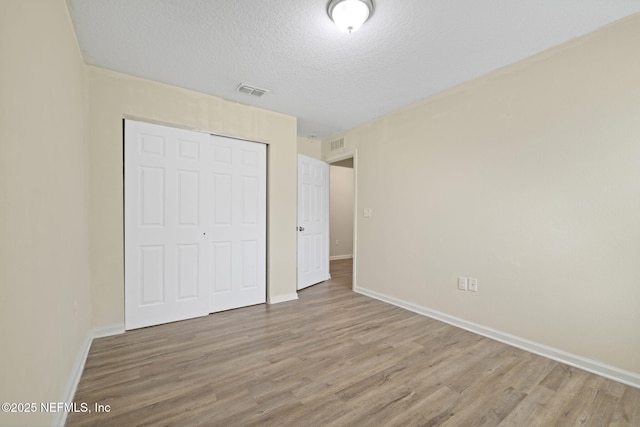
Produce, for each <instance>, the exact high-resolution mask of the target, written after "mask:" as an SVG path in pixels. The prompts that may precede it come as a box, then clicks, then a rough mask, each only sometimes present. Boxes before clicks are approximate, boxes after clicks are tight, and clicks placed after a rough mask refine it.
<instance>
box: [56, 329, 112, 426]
mask: <svg viewBox="0 0 640 427" xmlns="http://www.w3.org/2000/svg"><path fill="white" fill-rule="evenodd" d="M122 333H124V324H123V323H117V324H114V325H109V326H104V327H101V328H95V329H92V330H91V331H89V334H88V335H87V337H86V338H85V340H84V342H83V343H82V348H81V349H80V353H78V356H77V357H76V361H75V363H74V364H73V369H72V371H71V376H70V377H69V380H68V381H67V386H66V387H65V390H64V394H63V399H62V402H67V403H71V402H73V398H74V397H75V395H76V390H77V388H78V383H79V382H80V378H81V377H82V371H84V365H85V363H86V361H87V356H88V355H89V350H90V349H91V343H93V340H94V339H96V338H102V337H108V336H111V335H118V334H122ZM67 415H68V412H66V411H60V412H56V415H55V417H54V419H53V424H52V425H54V426H60V427H64V425H65V423H66V422H67Z"/></svg>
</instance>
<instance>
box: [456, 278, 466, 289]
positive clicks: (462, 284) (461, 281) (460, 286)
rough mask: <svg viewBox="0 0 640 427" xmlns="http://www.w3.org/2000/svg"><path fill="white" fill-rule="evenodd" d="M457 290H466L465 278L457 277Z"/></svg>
mask: <svg viewBox="0 0 640 427" xmlns="http://www.w3.org/2000/svg"><path fill="white" fill-rule="evenodd" d="M458 289H460V290H461V291H466V290H467V278H466V277H458Z"/></svg>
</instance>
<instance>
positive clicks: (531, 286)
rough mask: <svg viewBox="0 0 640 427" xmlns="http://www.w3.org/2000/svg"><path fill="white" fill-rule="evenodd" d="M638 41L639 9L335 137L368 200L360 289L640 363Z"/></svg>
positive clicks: (611, 359) (600, 356) (616, 362)
mask: <svg viewBox="0 0 640 427" xmlns="http://www.w3.org/2000/svg"><path fill="white" fill-rule="evenodd" d="M638 40H640V16H639V15H636V16H634V17H631V18H629V19H626V20H624V21H622V22H619V23H617V24H615V25H613V26H609V27H607V28H605V29H602V30H600V31H598V32H596V33H593V34H591V35H588V36H586V37H582V38H580V39H576V40H574V41H571V42H569V43H567V44H565V45H563V46H561V47H558V48H555V49H553V50H550V51H548V52H545V53H543V54H540V55H537V56H535V57H533V58H530V59H528V60H526V61H523V62H521V63H518V64H515V65H513V66H510V67H507V68H504V69H502V70H499V71H496V72H494V73H492V74H490V75H487V76H486V77H484V78H481V79H478V80H475V81H473V82H470V83H468V84H464V85H462V86H459V87H457V88H455V89H453V90H449V91H447V92H444V93H442V94H440V95H438V96H435V97H432V98H430V99H427V100H425V101H422V102H420V103H418V104H415V105H413V106H411V107H408V108H406V109H403V110H400V111H397V112H395V113H393V114H389V115H386V116H384V117H381V118H379V119H377V120H375V121H373V122H370V123H368V124H365V125H363V126H360V127H358V128H356V129H353V130H351V131H349V132H346V133H345V134H343V135H338V136H337V137H339V136H344V137H345V143H346V147H345V150H350V149H353V148H355V147H357V149H358V170H357V174H358V206H361V207H371V208H373V216H372V217H371V218H368V219H366V218H362V217H360V219H359V221H358V248H357V252H358V266H357V277H358V285H359V286H360V287H362V288H366V289H370V290H373V291H377V292H379V293H382V294H386V295H389V296H392V297H395V298H398V299H401V300H404V301H408V302H412V303H414V304H417V305H420V306H423V307H427V308H430V309H434V310H437V311H440V312H443V313H446V314H448V315H450V316H456V317H458V318H462V319H464V320H467V321H470V322H475V323H477V324H480V325H484V326H487V327H491V328H494V329H497V330H499V331H502V332H506V333H509V334H513V335H516V336H518V337H522V338H525V339H528V340H531V341H534V342H537V343H541V344H545V345H547V346H551V347H554V348H557V349H561V350H564V351H566V352H569V353H573V354H576V355H579V356H583V357H585V358H589V359H592V360H595V361H600V362H602V363H605V364H610V365H613V366H615V367H618V368H621V369H624V370H628V371H632V372H635V373H640V357H638V355H639V354H640V333H638V325H639V324H640V309H639V307H640V305H639V304H640V262H638V254H640V222H639V218H640V216H639V215H640V78H639V77H638V76H640V55H638V48H639V44H638ZM331 139H335V137H333V138H331ZM328 141H329V140H327V141H326V142H325V143H323V154H324V158H327V156H328V155H329V152H328V148H329V147H327V144H328ZM332 154H335V153H332ZM359 215H361V213H359ZM458 276H472V277H476V278H478V279H479V292H478V293H471V292H462V291H458V290H457V289H456V278H457V277H458Z"/></svg>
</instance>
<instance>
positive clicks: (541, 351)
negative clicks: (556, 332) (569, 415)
mask: <svg viewBox="0 0 640 427" xmlns="http://www.w3.org/2000/svg"><path fill="white" fill-rule="evenodd" d="M354 291H355V292H357V293H359V294H362V295H366V296H368V297H371V298H375V299H377V300H380V301H384V302H386V303H389V304H392V305H395V306H397V307H401V308H404V309H406V310H409V311H413V312H414V313H418V314H422V315H423V316H427V317H431V318H433V319H436V320H440V321H442V322H445V323H448V324H450V325H453V326H457V327H459V328H462V329H466V330H467V331H471V332H473V333H476V334H478V335H482V336H485V337H487V338H491V339H494V340H496V341H500V342H502V343H504V344H508V345H511V346H513V347H517V348H520V349H522V350H526V351H529V352H531V353H535V354H538V355H540V356H544V357H547V358H549V359H553V360H555V361H558V362H561V363H566V364H567V365H571V366H574V367H576V368H579V369H583V370H585V371H588V372H591V373H593V374H596V375H600V376H603V377H605V378H609V379H611V380H614V381H618V382H621V383H623V384H627V385H630V386H632V387H637V388H640V373H636V372H631V371H626V370H623V369H620V368H616V367H615V366H611V365H607V364H605V363H602V362H598V361H596V360H592V359H588V358H586V357H582V356H578V355H576V354H572V353H568V352H566V351H563V350H559V349H557V348H553V347H549V346H546V345H544V344H539V343H536V342H533V341H529V340H527V339H524V338H520V337H517V336H515V335H511V334H508V333H505V332H501V331H498V330H496V329H492V328H488V327H486V326H482V325H479V324H477V323H473V322H469V321H466V320H463V319H460V318H458V317H454V316H450V315H448V314H445V313H442V312H439V311H436V310H432V309H430V308H426V307H422V306H419V305H416V304H412V303H410V302H406V301H403V300H400V299H397V298H394V297H391V296H388V295H384V294H381V293H378V292H375V291H372V290H369V289H365V288H362V287H357V288H355V289H354Z"/></svg>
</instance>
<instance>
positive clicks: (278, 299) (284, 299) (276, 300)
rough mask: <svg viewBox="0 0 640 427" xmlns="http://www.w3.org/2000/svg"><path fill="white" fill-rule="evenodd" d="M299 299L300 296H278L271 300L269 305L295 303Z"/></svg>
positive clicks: (295, 294) (294, 294)
mask: <svg viewBox="0 0 640 427" xmlns="http://www.w3.org/2000/svg"><path fill="white" fill-rule="evenodd" d="M297 299H298V294H297V293H293V294H286V295H278V296H275V297H273V298H269V304H279V303H281V302H287V301H294V300H297Z"/></svg>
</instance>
